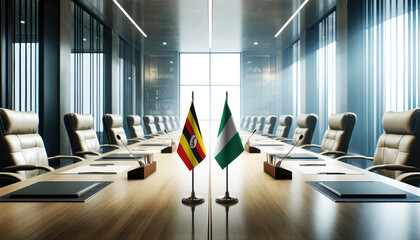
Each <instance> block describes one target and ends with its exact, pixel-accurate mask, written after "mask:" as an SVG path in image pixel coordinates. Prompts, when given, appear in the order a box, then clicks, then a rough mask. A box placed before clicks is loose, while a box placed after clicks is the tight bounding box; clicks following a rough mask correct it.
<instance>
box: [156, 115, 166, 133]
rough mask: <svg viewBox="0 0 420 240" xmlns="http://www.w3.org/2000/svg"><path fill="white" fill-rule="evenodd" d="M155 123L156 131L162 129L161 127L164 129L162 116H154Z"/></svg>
mask: <svg viewBox="0 0 420 240" xmlns="http://www.w3.org/2000/svg"><path fill="white" fill-rule="evenodd" d="M155 125H156V129H157V130H158V132H161V131H163V129H165V124H164V123H163V117H162V116H160V115H158V116H155Z"/></svg>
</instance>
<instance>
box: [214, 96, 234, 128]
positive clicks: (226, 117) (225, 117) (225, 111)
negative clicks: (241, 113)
mask: <svg viewBox="0 0 420 240" xmlns="http://www.w3.org/2000/svg"><path fill="white" fill-rule="evenodd" d="M230 115H232V113H231V112H230V109H229V106H228V104H227V102H226V101H225V107H224V108H223V115H222V120H221V121H220V127H219V133H218V134H217V136H219V135H220V133H221V132H222V130H223V128H224V127H225V125H226V123H227V121H228V120H229V118H230Z"/></svg>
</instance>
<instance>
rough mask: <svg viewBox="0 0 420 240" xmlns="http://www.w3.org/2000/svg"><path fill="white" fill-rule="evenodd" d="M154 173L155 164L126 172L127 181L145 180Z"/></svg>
mask: <svg viewBox="0 0 420 240" xmlns="http://www.w3.org/2000/svg"><path fill="white" fill-rule="evenodd" d="M154 172H156V162H152V163H151V164H148V165H146V166H144V167H138V168H135V169H133V170H130V171H128V172H127V179H129V180H132V179H145V178H147V177H148V176H150V175H151V174H152V173H154Z"/></svg>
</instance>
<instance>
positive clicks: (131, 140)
mask: <svg viewBox="0 0 420 240" xmlns="http://www.w3.org/2000/svg"><path fill="white" fill-rule="evenodd" d="M127 141H129V142H135V143H137V142H141V141H142V140H140V139H138V138H130V139H127Z"/></svg>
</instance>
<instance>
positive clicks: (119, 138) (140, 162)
mask: <svg viewBox="0 0 420 240" xmlns="http://www.w3.org/2000/svg"><path fill="white" fill-rule="evenodd" d="M117 139H118V140H120V142H121V143H122V144H123V145H124V147H125V148H126V149H127V150H128V152H129V153H130V154H131V156H133V158H134V159H136V160H137V162H139V165H140V167H144V166H145V164H144V162H142V161H140V160H139V159H138V158H137V157H136V155H134V154H133V153H132V152H131V151H130V149H128V147H127V145H125V143H124V141H123V140H121V137H120V135H117Z"/></svg>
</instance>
